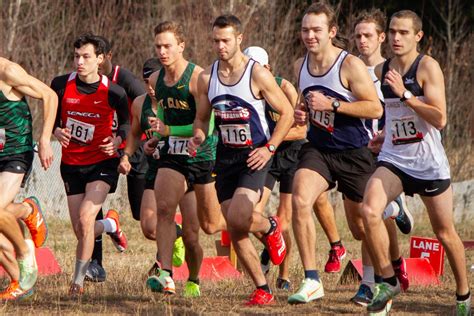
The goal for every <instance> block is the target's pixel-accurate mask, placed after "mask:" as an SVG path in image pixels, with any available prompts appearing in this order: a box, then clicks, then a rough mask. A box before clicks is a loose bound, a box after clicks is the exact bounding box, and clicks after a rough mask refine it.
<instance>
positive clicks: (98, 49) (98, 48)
mask: <svg viewBox="0 0 474 316" xmlns="http://www.w3.org/2000/svg"><path fill="white" fill-rule="evenodd" d="M87 44H92V46H94V53H95V54H96V55H97V56H99V55H100V54H102V55H104V54H105V44H104V42H103V41H102V40H101V39H100V38H99V37H98V36H97V35H94V34H92V33H85V34H82V35H80V36H79V37H78V38H76V40H75V41H74V48H81V47H82V46H84V45H87Z"/></svg>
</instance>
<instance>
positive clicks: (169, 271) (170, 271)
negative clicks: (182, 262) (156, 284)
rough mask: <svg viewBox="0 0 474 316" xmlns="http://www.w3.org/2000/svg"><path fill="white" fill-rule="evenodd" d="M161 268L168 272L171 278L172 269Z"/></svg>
mask: <svg viewBox="0 0 474 316" xmlns="http://www.w3.org/2000/svg"><path fill="white" fill-rule="evenodd" d="M162 270H163V271H166V272H168V273H169V275H170V277H171V278H173V271H172V270H168V269H162Z"/></svg>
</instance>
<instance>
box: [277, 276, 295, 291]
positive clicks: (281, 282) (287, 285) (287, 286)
mask: <svg viewBox="0 0 474 316" xmlns="http://www.w3.org/2000/svg"><path fill="white" fill-rule="evenodd" d="M276 287H277V289H280V290H286V291H289V290H291V282H290V281H288V280H285V279H282V278H277V281H276Z"/></svg>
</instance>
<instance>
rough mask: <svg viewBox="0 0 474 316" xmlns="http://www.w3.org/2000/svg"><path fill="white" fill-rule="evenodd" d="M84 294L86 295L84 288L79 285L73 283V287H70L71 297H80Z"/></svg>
mask: <svg viewBox="0 0 474 316" xmlns="http://www.w3.org/2000/svg"><path fill="white" fill-rule="evenodd" d="M82 294H84V288H83V287H82V286H80V285H79V284H76V283H71V286H70V287H69V296H72V297H79V296H81V295H82Z"/></svg>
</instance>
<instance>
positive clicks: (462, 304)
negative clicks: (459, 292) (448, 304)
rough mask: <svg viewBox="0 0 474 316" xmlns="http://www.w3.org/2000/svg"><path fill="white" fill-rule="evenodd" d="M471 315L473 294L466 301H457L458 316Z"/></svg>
mask: <svg viewBox="0 0 474 316" xmlns="http://www.w3.org/2000/svg"><path fill="white" fill-rule="evenodd" d="M470 315H471V296H469V298H468V299H467V300H465V301H456V316H470Z"/></svg>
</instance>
